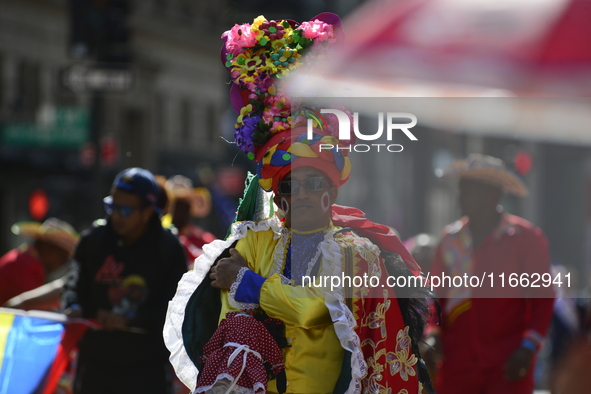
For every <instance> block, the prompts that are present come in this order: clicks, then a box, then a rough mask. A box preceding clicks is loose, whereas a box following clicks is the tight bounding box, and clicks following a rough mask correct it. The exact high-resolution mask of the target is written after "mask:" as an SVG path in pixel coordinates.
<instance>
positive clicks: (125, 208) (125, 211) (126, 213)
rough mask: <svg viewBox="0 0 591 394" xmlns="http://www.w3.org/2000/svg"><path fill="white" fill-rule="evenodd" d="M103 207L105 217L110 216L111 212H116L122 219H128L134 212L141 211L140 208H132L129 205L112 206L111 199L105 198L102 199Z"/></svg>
mask: <svg viewBox="0 0 591 394" xmlns="http://www.w3.org/2000/svg"><path fill="white" fill-rule="evenodd" d="M103 205H104V207H105V212H106V213H107V215H112V214H113V212H115V211H117V212H119V214H121V216H123V217H124V218H128V217H130V216H131V215H132V214H133V212H134V211H141V210H142V207H132V206H129V205H117V204H113V197H111V196H109V197H105V198H104V199H103Z"/></svg>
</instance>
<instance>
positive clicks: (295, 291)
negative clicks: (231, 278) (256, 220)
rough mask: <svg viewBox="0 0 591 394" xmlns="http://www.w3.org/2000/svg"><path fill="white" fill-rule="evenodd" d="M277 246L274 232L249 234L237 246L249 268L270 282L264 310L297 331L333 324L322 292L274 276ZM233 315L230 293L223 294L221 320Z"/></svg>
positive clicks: (262, 295) (265, 291)
mask: <svg viewBox="0 0 591 394" xmlns="http://www.w3.org/2000/svg"><path fill="white" fill-rule="evenodd" d="M277 242H278V240H277V239H274V234H273V232H272V231H270V230H268V231H257V232H255V231H249V232H248V233H247V235H246V237H244V238H242V239H240V240H239V241H238V243H237V244H236V250H237V251H238V252H239V253H240V255H241V256H242V257H243V258H244V260H245V261H246V263H247V265H248V268H249V269H251V270H252V271H253V272H255V273H257V274H259V275H261V276H262V277H264V278H268V279H267V280H266V281H265V283H264V284H263V287H262V288H261V293H260V297H259V304H260V306H261V308H262V309H263V310H264V311H265V312H266V313H267V314H268V315H269V316H270V317H273V318H276V319H280V320H282V321H283V322H285V323H286V324H289V325H294V326H296V327H302V328H309V327H314V326H317V325H321V324H327V323H331V322H332V320H331V318H330V313H329V312H328V308H327V307H326V305H325V304H324V294H323V293H322V292H321V291H320V290H319V289H317V288H314V287H311V286H310V287H308V286H306V287H302V286H295V287H294V286H291V285H284V284H282V283H281V276H280V275H279V274H273V275H271V269H272V268H273V265H274V258H275V246H276V244H277ZM282 261H283V264H285V256H282ZM282 270H283V266H282V267H281V271H282ZM232 311H236V309H235V308H233V307H232V306H231V305H230V304H229V302H228V291H227V290H223V291H222V312H221V314H220V320H221V319H223V318H224V317H225V316H226V313H228V312H232Z"/></svg>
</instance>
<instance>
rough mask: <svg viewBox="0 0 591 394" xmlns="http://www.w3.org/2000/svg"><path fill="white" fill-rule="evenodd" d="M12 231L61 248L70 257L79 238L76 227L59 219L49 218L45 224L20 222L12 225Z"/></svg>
mask: <svg viewBox="0 0 591 394" xmlns="http://www.w3.org/2000/svg"><path fill="white" fill-rule="evenodd" d="M11 230H12V232H13V233H14V234H16V235H22V236H24V237H28V238H33V239H36V240H40V241H44V242H47V243H51V244H53V245H56V246H59V247H60V248H62V249H64V250H65V251H67V252H68V253H69V254H70V255H72V254H73V253H74V249H75V248H76V244H77V243H78V237H79V235H78V233H77V232H76V230H74V227H72V226H71V225H69V224H68V223H66V222H64V221H63V220H60V219H57V218H49V219H47V220H46V221H45V222H43V223H39V222H18V223H15V224H13V225H12V228H11Z"/></svg>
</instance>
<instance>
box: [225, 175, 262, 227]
mask: <svg viewBox="0 0 591 394" xmlns="http://www.w3.org/2000/svg"><path fill="white" fill-rule="evenodd" d="M259 188H260V186H259V179H258V177H257V176H256V175H255V174H253V173H251V172H249V173H248V174H247V175H246V181H245V187H244V195H243V196H242V198H241V199H240V201H239V203H238V210H237V212H236V217H235V218H234V223H236V222H243V221H245V220H253V218H254V214H255V212H256V209H257V197H258V194H259V193H258V192H259ZM231 231H232V226H230V228H228V232H227V233H226V239H227V238H228V237H229V236H230V234H231Z"/></svg>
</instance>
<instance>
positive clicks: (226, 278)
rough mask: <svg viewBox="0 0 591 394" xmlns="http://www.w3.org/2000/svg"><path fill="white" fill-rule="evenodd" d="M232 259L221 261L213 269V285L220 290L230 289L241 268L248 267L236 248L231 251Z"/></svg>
mask: <svg viewBox="0 0 591 394" xmlns="http://www.w3.org/2000/svg"><path fill="white" fill-rule="evenodd" d="M230 255H231V256H232V257H226V258H223V259H220V260H219V261H218V262H217V264H216V265H215V266H213V267H212V268H211V274H209V278H210V279H211V285H212V286H213V287H217V288H218V289H229V288H230V286H232V284H233V283H234V282H236V277H237V276H238V272H239V271H240V268H242V267H246V261H244V259H243V258H242V256H241V255H240V253H238V251H237V250H236V249H234V248H231V249H230Z"/></svg>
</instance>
